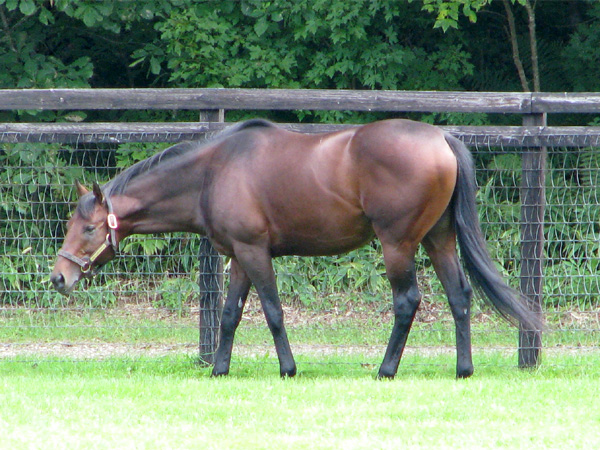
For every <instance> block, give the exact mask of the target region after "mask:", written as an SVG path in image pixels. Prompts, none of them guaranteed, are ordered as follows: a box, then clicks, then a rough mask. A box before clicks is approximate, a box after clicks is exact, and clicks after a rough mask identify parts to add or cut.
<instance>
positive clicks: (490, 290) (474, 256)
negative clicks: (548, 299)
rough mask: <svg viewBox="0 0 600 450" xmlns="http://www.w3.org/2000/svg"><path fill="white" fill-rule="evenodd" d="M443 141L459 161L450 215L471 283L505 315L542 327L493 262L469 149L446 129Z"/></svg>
mask: <svg viewBox="0 0 600 450" xmlns="http://www.w3.org/2000/svg"><path fill="white" fill-rule="evenodd" d="M445 137H446V142H448V145H449V146H450V148H451V149H452V151H453V152H454V155H455V156H456V160H457V162H458V175H457V181H456V187H455V189H454V196H453V198H452V205H451V207H452V216H453V221H454V228H455V231H456V234H457V238H458V245H459V247H460V251H461V256H462V259H463V264H464V266H465V268H466V269H467V272H468V274H469V275H470V278H471V282H472V283H473V284H474V287H475V288H476V289H477V290H479V291H480V292H482V293H483V294H484V295H483V297H484V299H485V300H487V301H488V302H489V303H490V304H491V305H492V306H493V307H494V308H495V309H496V310H497V311H498V312H499V313H500V314H501V315H502V316H503V317H504V318H505V319H507V320H508V321H509V322H511V323H513V324H515V319H516V320H517V321H518V322H520V323H521V324H522V325H523V327H525V328H526V329H529V330H541V329H542V323H541V319H540V318H539V317H538V315H537V314H535V313H534V312H533V311H531V310H530V309H529V308H528V307H527V303H528V300H527V298H526V297H525V296H523V295H522V294H520V293H519V292H517V291H516V290H514V289H512V288H511V287H509V286H508V285H507V284H506V283H505V282H504V280H503V279H502V276H501V275H500V273H499V272H498V270H497V269H496V267H495V266H494V263H493V261H492V259H491V258H490V255H489V253H488V250H487V244H486V241H485V238H484V236H483V233H482V231H481V227H480V224H479V215H478V213H477V204H476V201H475V194H476V191H477V185H476V181H475V167H474V164H473V158H472V156H471V152H470V151H469V149H468V148H467V147H466V146H465V145H464V144H463V143H462V141H460V140H458V139H457V138H455V137H454V136H451V135H450V134H448V133H446V134H445Z"/></svg>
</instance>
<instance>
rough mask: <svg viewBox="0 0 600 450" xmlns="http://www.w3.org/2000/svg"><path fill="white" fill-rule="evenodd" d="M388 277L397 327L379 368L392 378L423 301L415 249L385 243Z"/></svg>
mask: <svg viewBox="0 0 600 450" xmlns="http://www.w3.org/2000/svg"><path fill="white" fill-rule="evenodd" d="M382 247H383V257H384V260H385V266H386V271H387V277H388V280H389V282H390V285H391V288H392V295H393V310H394V325H393V328H392V333H391V336H390V340H389V343H388V346H387V350H386V352H385V356H384V358H383V362H382V363H381V367H380V368H379V374H378V377H379V378H393V377H394V376H395V375H396V372H397V371H398V365H399V364H400V359H401V358H402V353H403V352H404V347H405V345H406V340H407V338H408V333H409V332H410V328H411V325H412V323H413V320H414V318H415V314H416V312H417V309H418V307H419V303H420V302H421V294H420V293H419V288H418V286H417V277H416V272H415V262H414V254H415V248H414V246H412V245H411V246H398V245H394V244H386V243H385V242H384V241H383V240H382Z"/></svg>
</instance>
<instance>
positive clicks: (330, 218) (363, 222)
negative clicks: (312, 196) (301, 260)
mask: <svg viewBox="0 0 600 450" xmlns="http://www.w3.org/2000/svg"><path fill="white" fill-rule="evenodd" d="M295 216H296V220H289V219H288V220H287V221H285V225H284V224H283V223H281V221H275V222H274V223H272V226H271V230H270V239H271V254H272V255H273V256H282V255H300V256H327V255H337V254H340V253H345V252H348V251H350V250H354V249H356V248H358V247H362V246H363V245H365V244H367V243H368V242H370V241H371V240H372V239H373V237H374V232H373V228H372V226H371V223H370V221H369V220H368V219H367V218H366V216H364V214H362V213H361V214H354V215H342V216H340V215H339V214H335V213H333V214H328V215H323V214H304V215H300V216H298V215H295ZM298 218H300V219H301V220H298Z"/></svg>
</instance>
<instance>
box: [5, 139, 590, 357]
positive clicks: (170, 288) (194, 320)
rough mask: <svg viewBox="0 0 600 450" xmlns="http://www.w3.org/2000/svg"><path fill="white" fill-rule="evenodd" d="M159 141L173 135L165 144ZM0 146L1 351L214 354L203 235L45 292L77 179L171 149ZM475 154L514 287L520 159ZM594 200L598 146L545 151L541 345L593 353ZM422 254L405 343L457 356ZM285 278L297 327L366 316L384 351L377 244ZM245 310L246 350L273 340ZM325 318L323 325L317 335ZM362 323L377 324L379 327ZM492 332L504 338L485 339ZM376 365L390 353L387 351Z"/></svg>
mask: <svg viewBox="0 0 600 450" xmlns="http://www.w3.org/2000/svg"><path fill="white" fill-rule="evenodd" d="M145 140H147V141H152V140H156V139H154V138H152V137H149V138H148V139H145ZM160 140H164V141H169V140H170V139H169V136H161V137H160ZM173 140H176V137H173ZM596 144H597V143H596ZM0 145H1V146H0V167H2V169H1V170H0V232H1V236H2V241H1V242H0V247H1V248H0V321H1V328H2V335H3V338H2V341H3V342H6V343H7V345H6V346H5V347H4V353H5V354H10V355H12V354H14V355H18V354H20V353H19V352H20V351H21V350H20V349H23V348H25V347H27V346H30V345H32V343H33V344H37V345H38V349H37V350H35V349H34V350H35V351H34V353H36V352H37V353H44V352H48V351H49V350H48V349H47V348H46V349H44V348H43V346H42V343H45V342H48V341H54V342H58V343H59V345H58V346H57V347H56V346H55V347H56V348H54V351H56V353H57V355H58V356H61V355H62V356H65V357H73V358H76V357H77V356H76V355H74V356H68V355H71V353H69V348H71V347H72V346H75V345H76V346H78V348H80V349H81V348H88V347H92V348H93V347H94V346H96V347H100V343H107V342H108V343H112V344H113V346H114V348H121V347H123V346H124V348H125V349H126V351H128V352H131V351H140V352H141V353H144V346H145V348H146V350H147V352H150V351H151V350H152V349H155V348H156V346H157V345H158V344H157V343H163V344H164V345H165V346H166V348H167V349H168V348H173V349H174V350H181V349H185V350H186V351H188V352H192V353H195V354H197V353H198V351H199V352H200V354H204V355H205V356H207V354H208V353H209V350H208V349H203V348H200V350H198V341H199V338H200V336H199V333H200V332H199V327H198V322H199V321H202V322H203V323H204V325H205V330H212V331H211V332H213V333H215V330H216V329H217V327H218V323H217V322H210V320H212V319H211V317H213V318H214V317H215V316H214V314H213V311H212V310H211V311H206V310H204V309H203V308H200V307H199V304H206V298H204V301H202V298H203V296H204V297H206V296H207V295H208V296H212V303H213V305H218V300H219V299H220V298H221V297H222V289H223V285H225V286H226V279H227V277H226V272H227V261H224V260H222V259H221V258H220V257H215V256H214V255H213V256H212V259H207V258H206V256H207V247H206V245H205V241H203V240H202V239H200V238H199V237H198V236H195V235H190V234H183V233H176V234H169V235H164V236H133V237H131V238H128V239H126V240H125V241H124V242H123V243H122V244H121V254H120V255H119V256H118V257H117V258H116V259H115V260H114V261H113V262H111V263H110V264H108V265H107V266H105V267H104V268H103V270H102V272H101V274H100V275H99V276H98V277H97V278H96V279H95V280H94V281H93V282H92V283H91V284H90V286H87V288H86V289H84V288H83V286H81V288H80V289H79V290H78V291H77V292H76V293H75V294H74V295H73V296H72V297H70V298H66V297H61V296H60V295H58V294H56V293H55V292H54V291H53V289H51V286H50V284H49V273H50V271H51V268H52V265H53V262H54V259H55V257H56V253H57V250H58V249H59V248H60V245H61V242H62V236H64V233H65V224H66V221H67V219H68V217H69V215H70V213H71V211H72V209H73V206H74V202H75V201H76V194H75V189H74V188H73V183H74V181H75V180H81V181H83V183H84V184H88V185H90V184H91V183H92V182H94V181H98V182H101V183H102V182H105V181H108V180H109V179H110V178H112V177H113V176H114V175H115V174H117V173H118V172H119V171H120V170H121V169H123V168H124V167H128V166H129V165H131V164H133V163H134V162H136V161H139V160H141V159H144V158H146V157H148V156H150V155H152V154H154V153H155V152H156V151H158V150H159V149H162V148H165V147H166V146H168V145H169V144H166V143H162V144H156V143H155V144H147V143H127V144H110V143H98V144H90V143H85V144H78V143H77V142H75V143H73V144H69V145H64V144H32V143H11V144H0ZM590 145H594V144H593V143H591V144H590ZM471 149H472V152H473V154H474V156H475V159H476V166H477V180H478V184H479V187H480V189H479V193H478V202H479V212H480V217H481V222H482V227H483V229H484V232H485V234H486V236H487V239H488V242H489V250H490V253H491V255H492V257H493V259H494V260H495V261H496V263H497V265H498V267H499V269H500V270H501V271H502V272H503V273H504V274H505V275H506V278H507V280H508V282H509V283H510V284H511V285H513V286H514V287H516V288H518V286H519V279H518V276H519V270H520V265H521V248H520V244H521V236H520V225H521V220H522V219H521V216H520V206H521V205H520V184H521V176H522V154H523V151H524V149H522V148H519V147H518V146H517V147H507V148H502V147H496V146H490V145H481V144H479V145H474V146H472V147H471ZM599 199H600V152H599V150H598V148H597V146H589V147H588V146H586V147H568V148H567V147H561V146H556V147H549V148H548V149H547V172H546V203H547V206H546V211H545V224H544V236H545V248H544V254H545V261H544V281H543V310H544V314H545V317H546V320H547V323H548V330H547V332H546V333H545V335H544V343H545V346H546V347H550V348H557V347H560V348H563V349H565V348H566V349H582V348H584V349H596V348H598V339H597V337H598V334H599V332H600V314H599V306H600V299H599V295H600V294H599V292H600V286H599V282H600V279H599V275H598V269H599V267H598V266H599V264H600V242H599V237H600V236H599V234H600V217H599V215H600V205H599ZM418 258H419V259H418V267H419V274H420V276H419V280H420V281H419V282H420V286H421V290H422V292H423V303H422V307H421V310H420V312H419V315H418V316H417V321H416V323H415V327H414V330H413V333H412V334H411V337H410V338H409V346H413V348H416V349H419V348H426V347H448V346H452V345H453V341H454V338H453V321H452V318H451V315H450V313H449V308H447V307H446V301H445V296H444V295H443V291H442V289H441V285H440V283H439V282H438V281H437V278H436V277H435V275H434V273H433V271H432V269H431V266H430V264H429V261H428V260H427V258H426V255H425V254H424V253H423V252H420V253H419V256H418ZM215 269H216V271H217V272H219V273H225V276H224V277H223V278H224V282H223V281H222V280H221V278H220V277H219V276H217V277H216V278H215V277H213V278H210V276H209V277H207V275H211V274H214V272H215ZM276 271H277V272H278V275H279V280H278V281H279V286H280V291H281V295H282V299H283V301H284V303H285V305H286V313H287V315H288V316H289V317H291V318H292V320H293V319H294V318H297V319H298V317H299V319H298V320H296V325H297V326H298V327H302V326H305V327H306V326H308V327H310V326H318V327H320V329H321V330H324V329H326V328H327V327H329V326H331V325H332V324H333V325H335V324H336V323H337V321H339V320H343V319H339V317H344V316H347V317H350V318H352V319H357V320H358V321H360V320H365V321H366V322H368V321H369V319H368V317H369V314H370V315H371V316H372V317H373V320H374V321H375V322H374V323H375V325H376V326H379V327H380V328H381V332H374V333H371V334H369V333H366V334H368V335H369V336H370V337H369V338H368V339H367V338H365V344H364V348H363V350H365V349H369V348H371V347H373V346H374V347H377V349H378V350H379V349H380V348H383V345H384V344H385V342H386V340H387V333H388V331H389V328H388V325H387V324H388V323H389V321H390V320H391V312H390V311H391V295H390V293H389V292H388V285H387V281H386V280H385V267H384V266H383V261H382V258H381V255H380V250H379V247H378V244H377V243H373V244H371V245H369V246H367V247H365V248H363V249H360V250H357V251H354V252H351V253H350V254H347V255H341V256H335V257H329V258H298V257H285V258H281V259H280V260H279V261H278V262H276ZM215 299H216V301H215ZM356 305H357V306H356ZM249 308H250V311H249V314H250V317H251V321H252V320H255V321H256V322H257V323H259V322H260V323H261V324H260V326H261V327H262V328H263V329H264V330H265V333H264V334H260V335H258V336H253V335H249V336H246V340H244V336H242V338H241V340H240V341H239V342H241V344H242V346H243V345H244V344H245V343H246V344H247V345H250V346H251V345H255V346H256V345H263V346H264V345H265V342H266V340H268V337H265V336H267V334H268V331H267V328H266V325H263V324H262V322H261V320H260V319H258V318H257V317H258V316H259V315H260V311H259V307H258V306H257V303H256V302H254V304H252V303H251V304H250V305H249ZM358 310H360V311H361V312H360V314H359V313H357V311H358ZM363 312H364V314H363ZM320 320H322V322H323V323H322V324H321V325H317V324H316V323H315V322H317V321H320ZM474 322H475V325H474V331H473V334H474V340H475V343H476V345H477V342H478V340H479V342H482V343H485V345H486V346H487V348H496V349H504V350H506V351H513V352H516V331H515V330H514V329H509V328H508V327H506V326H504V325H503V324H502V323H501V322H500V321H499V320H497V319H495V318H494V316H493V313H492V312H491V311H489V310H488V309H487V308H486V307H485V306H484V305H483V304H481V303H480V302H476V303H475V307H474ZM253 323H254V322H253ZM292 326H294V324H293V325H292ZM365 326H368V327H372V326H373V323H372V322H369V323H368V324H367V323H366V324H365ZM333 328H334V329H335V326H334V327H333ZM57 330H58V331H57ZM494 335H497V336H498V338H490V336H494ZM200 340H201V341H203V342H205V341H206V339H205V338H202V339H200ZM65 343H66V344H65ZM323 344H324V343H323V342H320V343H319V344H315V347H318V346H322V345H323ZM266 345H267V346H268V345H270V344H266ZM293 345H294V343H293V342H292V346H293ZM333 345H334V346H335V348H336V349H338V350H341V351H344V349H349V348H350V347H351V346H346V345H345V344H344V343H343V342H341V339H338V340H335V342H334V344H333ZM40 346H41V347H40ZM119 346H121V347H119ZM169 346H171V347H169ZM354 347H356V344H354ZM161 348H162V347H161ZM140 349H141V350H140ZM313 350H314V349H313ZM124 351H125V350H124ZM7 352H12V353H7ZM90 352H91V354H92V355H99V354H100V353H99V352H98V351H96V352H94V351H90ZM23 354H25V353H23ZM381 355H382V351H380V352H379V353H378V356H381Z"/></svg>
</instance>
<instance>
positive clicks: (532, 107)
mask: <svg viewBox="0 0 600 450" xmlns="http://www.w3.org/2000/svg"><path fill="white" fill-rule="evenodd" d="M143 109H148V110H197V111H200V117H199V122H194V123H181V122H175V123H0V143H1V142H4V143H18V142H31V143H34V142H46V143H48V142H52V143H70V144H74V143H91V142H112V143H124V142H176V141H180V140H189V139H197V138H200V137H201V136H204V135H205V134H207V133H213V132H218V131H220V130H222V129H223V128H224V127H226V126H227V124H226V123H224V115H225V113H224V111H226V110H338V111H343V110H349V111H382V112H398V113H406V112H462V113H493V114H517V115H521V116H522V117H523V119H522V123H523V126H482V127H473V126H446V127H443V128H445V129H446V130H448V131H449V132H451V133H452V134H454V135H456V136H457V137H459V138H461V139H462V140H464V141H465V143H467V144H468V145H490V146H502V147H522V148H524V149H525V152H524V156H523V163H522V164H523V167H522V169H523V174H524V175H523V177H522V185H521V203H522V210H521V217H522V224H521V242H522V243H521V253H522V255H523V260H522V264H521V267H522V269H521V290H522V291H523V293H524V294H525V295H526V296H527V297H528V298H529V299H530V301H531V305H532V306H531V307H532V308H533V309H534V310H535V311H537V312H540V313H541V298H542V276H543V271H542V270H543V257H542V254H543V252H542V249H543V245H544V236H543V225H544V223H543V217H544V208H545V181H544V180H545V170H546V169H545V161H546V147H547V146H562V147H582V146H589V147H600V127H564V126H560V127H548V126H547V122H546V116H547V114H552V113H587V114H589V113H592V114H593V113H597V114H600V93H532V92H413V91H352V90H292V89H273V90H271V89H48V90H45V89H44V90H42V89H28V90H21V89H4V90H0V110H60V111H66V110H73V111H77V110H143ZM282 126H284V127H286V128H288V129H291V130H296V131H302V132H308V133H316V132H324V131H332V130H337V129H340V128H342V127H347V126H350V125H333V124H282ZM202 247H203V249H204V252H205V253H206V258H209V259H206V260H204V262H203V267H205V268H206V269H207V270H208V271H209V272H211V273H206V274H204V275H203V277H202V280H201V283H200V284H201V289H205V288H204V287H203V286H209V287H210V289H211V290H212V291H211V292H213V291H214V290H215V289H216V287H218V286H222V279H221V278H219V275H218V274H217V273H212V272H214V271H215V270H214V268H215V267H218V263H217V262H215V261H216V260H215V259H214V254H213V253H214V252H213V250H212V249H211V248H209V247H210V244H208V242H207V241H206V242H205V243H204V244H203V246H202ZM201 302H207V304H205V305H201V307H202V306H208V307H209V308H213V310H214V311H215V312H214V313H213V316H211V317H208V316H207V315H206V314H201V317H202V319H201V320H202V321H203V323H201V332H200V336H201V343H200V348H201V354H202V356H203V359H204V360H206V361H209V362H210V360H211V354H212V352H213V351H214V348H215V346H216V334H215V331H214V327H213V326H212V325H214V324H215V323H217V321H218V317H216V316H215V314H218V313H217V312H216V311H217V306H216V305H218V304H219V302H220V298H219V296H215V295H213V294H210V293H209V294H205V293H203V294H202V295H201ZM209 328H210V329H209ZM211 330H213V331H211ZM519 345H520V348H519V364H520V365H521V366H523V367H529V366H534V365H536V364H537V363H538V361H539V352H540V349H541V332H540V331H538V330H520V335H519Z"/></svg>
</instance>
